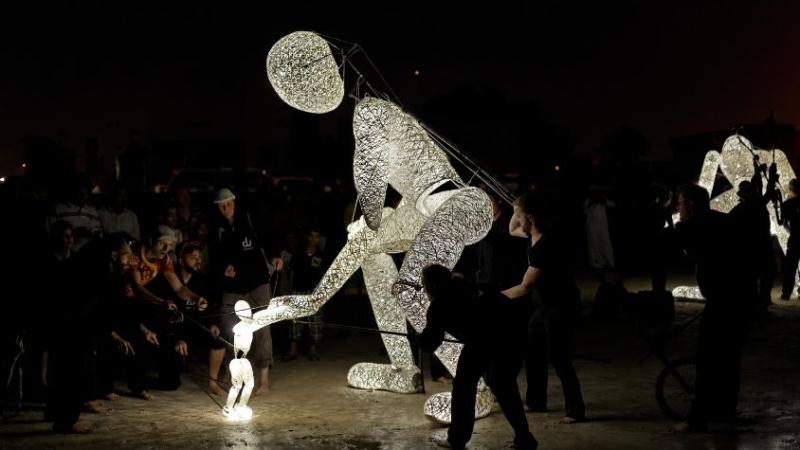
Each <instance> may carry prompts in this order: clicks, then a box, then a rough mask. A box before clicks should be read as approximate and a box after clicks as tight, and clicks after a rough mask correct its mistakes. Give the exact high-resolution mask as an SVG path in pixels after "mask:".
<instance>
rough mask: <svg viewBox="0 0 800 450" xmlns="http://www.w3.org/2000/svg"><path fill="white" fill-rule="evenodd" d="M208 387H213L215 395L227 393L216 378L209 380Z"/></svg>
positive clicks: (212, 390)
mask: <svg viewBox="0 0 800 450" xmlns="http://www.w3.org/2000/svg"><path fill="white" fill-rule="evenodd" d="M208 388H209V389H211V393H212V394H214V395H223V396H224V395H227V392H225V389H222V388H221V387H220V385H219V384H217V382H216V381H214V380H208Z"/></svg>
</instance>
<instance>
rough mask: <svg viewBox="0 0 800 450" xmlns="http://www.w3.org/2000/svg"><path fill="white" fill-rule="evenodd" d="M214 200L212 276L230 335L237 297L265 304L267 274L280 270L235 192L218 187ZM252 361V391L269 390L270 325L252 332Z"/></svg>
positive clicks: (226, 332)
mask: <svg viewBox="0 0 800 450" xmlns="http://www.w3.org/2000/svg"><path fill="white" fill-rule="evenodd" d="M214 203H215V204H216V205H217V208H218V211H219V221H218V225H217V227H216V231H215V233H214V236H213V237H214V239H215V244H214V246H213V248H212V249H213V252H212V255H211V258H212V263H213V264H214V265H215V269H213V273H214V276H215V277H216V278H217V280H218V283H219V286H221V288H222V309H221V312H222V313H223V314H225V315H223V316H222V327H223V329H222V332H223V333H225V334H226V336H228V337H229V339H228V340H229V341H230V338H231V336H230V333H231V332H232V330H233V326H234V325H235V324H236V322H237V321H238V319H237V318H236V315H234V314H230V313H232V312H233V310H234V305H235V304H236V302H237V301H238V300H243V299H244V300H247V302H248V303H250V305H251V307H253V308H264V307H266V306H268V305H269V300H270V298H271V291H270V284H269V281H270V276H271V274H272V273H273V271H275V270H280V268H281V267H282V262H281V260H280V258H278V257H277V256H273V257H272V258H271V260H269V259H268V257H267V253H266V250H265V248H264V243H263V242H262V241H261V240H260V239H259V236H258V235H257V234H256V228H255V227H254V226H253V223H252V220H251V218H250V215H249V214H248V213H247V212H245V211H242V209H240V208H237V206H236V196H234V195H233V192H231V190H230V189H227V188H223V189H220V190H219V191H217V193H216V196H215V198H214ZM250 357H251V359H252V365H253V367H255V368H256V369H258V375H257V379H258V388H256V390H255V395H258V394H264V393H267V392H268V391H269V369H270V367H271V366H272V363H273V358H272V336H271V334H270V329H269V327H264V328H262V329H260V330H258V331H257V332H255V333H254V335H253V349H252V350H251V352H250Z"/></svg>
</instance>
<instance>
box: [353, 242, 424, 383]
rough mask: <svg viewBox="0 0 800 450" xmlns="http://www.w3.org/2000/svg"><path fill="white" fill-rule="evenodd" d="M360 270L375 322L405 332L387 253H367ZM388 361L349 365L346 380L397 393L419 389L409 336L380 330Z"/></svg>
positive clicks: (402, 313)
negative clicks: (371, 254) (394, 293)
mask: <svg viewBox="0 0 800 450" xmlns="http://www.w3.org/2000/svg"><path fill="white" fill-rule="evenodd" d="M361 270H362V271H363V272H364V282H365V283H366V285H367V292H368V294H369V299H370V302H371V303H372V312H373V313H374V314H375V322H376V323H377V325H378V328H379V329H381V330H383V331H391V332H395V333H406V332H407V329H406V316H405V313H404V312H403V310H402V308H400V304H399V303H398V302H397V299H396V298H395V297H394V296H393V295H392V285H394V283H395V282H396V281H397V267H396V266H395V264H394V261H392V257H391V256H389V255H387V254H378V255H373V256H370V257H369V258H368V259H367V260H366V261H364V264H363V266H362V267H361ZM381 338H382V339H383V345H384V346H385V347H386V352H387V353H388V354H389V360H390V361H391V364H376V363H359V364H356V365H355V366H353V367H352V368H350V371H349V372H348V374H347V382H348V383H349V384H350V386H353V387H356V388H360V389H381V390H386V391H392V392H399V393H404V394H405V393H414V392H419V390H420V388H421V385H422V384H421V380H420V371H419V369H418V368H417V366H416V365H415V364H414V356H413V354H412V352H411V346H410V345H409V341H408V338H407V337H405V336H397V335H391V334H381Z"/></svg>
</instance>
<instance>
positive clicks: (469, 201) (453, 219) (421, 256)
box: [394, 188, 492, 423]
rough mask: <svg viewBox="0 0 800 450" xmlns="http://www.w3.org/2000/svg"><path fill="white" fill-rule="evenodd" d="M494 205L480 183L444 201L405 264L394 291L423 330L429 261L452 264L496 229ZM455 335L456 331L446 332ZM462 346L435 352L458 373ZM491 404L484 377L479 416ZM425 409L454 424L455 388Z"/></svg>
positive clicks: (448, 345)
mask: <svg viewBox="0 0 800 450" xmlns="http://www.w3.org/2000/svg"><path fill="white" fill-rule="evenodd" d="M491 224H492V205H491V201H490V200H489V198H488V196H487V195H486V194H485V193H484V192H483V191H481V190H480V189H476V188H466V189H462V190H460V191H459V192H458V193H457V194H455V195H453V196H452V197H451V198H449V199H448V200H447V201H445V202H444V203H443V204H442V205H441V206H440V207H439V208H438V209H437V210H436V212H435V213H434V214H433V215H432V216H431V217H430V219H429V220H428V221H427V222H426V223H425V225H424V226H423V227H422V229H421V230H420V232H419V234H418V235H417V238H416V240H415V241H414V244H413V245H412V246H411V248H410V249H409V251H408V253H407V254H406V257H405V259H404V260H403V266H402V267H401V269H400V274H399V280H398V283H397V284H396V285H395V287H394V292H395V294H396V295H397V296H398V299H399V300H400V304H401V306H402V307H403V309H404V310H405V311H406V314H407V317H408V320H409V322H411V325H412V326H413V327H414V328H415V329H416V330H417V331H419V332H421V331H422V330H423V329H424V328H425V313H426V312H427V309H428V299H427V297H426V296H425V293H424V292H423V291H421V290H417V289H416V288H415V286H419V285H420V284H421V277H422V270H423V269H424V268H425V267H426V266H428V265H430V264H441V265H443V266H445V267H448V268H451V269H452V268H453V267H454V266H455V265H456V262H457V261H458V259H459V257H460V256H461V252H462V251H463V250H464V246H465V245H469V244H473V243H475V242H477V241H479V240H480V239H482V238H483V237H484V236H485V235H486V233H487V232H488V231H489V229H490V228H491ZM447 338H448V339H452V337H451V336H449V335H448V336H447ZM460 354H461V345H460V344H456V343H452V342H444V343H442V345H441V346H439V348H438V349H437V350H436V356H437V357H438V358H439V359H440V360H441V361H442V363H443V364H444V366H445V367H447V370H449V371H450V373H452V374H454V375H456V366H457V364H458V357H459V355H460ZM491 409H492V395H491V393H490V392H489V390H488V389H487V388H486V387H485V385H484V384H483V382H482V383H481V388H480V389H479V390H478V398H477V401H476V405H475V416H476V417H479V418H480V417H485V416H487V415H489V413H490V412H491ZM425 414H426V415H427V416H428V417H429V418H431V419H433V420H435V421H437V422H440V423H450V393H449V392H444V393H440V394H436V395H434V396H432V397H431V398H429V399H428V401H427V402H426V403H425Z"/></svg>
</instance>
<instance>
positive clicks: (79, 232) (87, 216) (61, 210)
mask: <svg viewBox="0 0 800 450" xmlns="http://www.w3.org/2000/svg"><path fill="white" fill-rule="evenodd" d="M90 190H91V183H90V182H89V179H88V178H86V177H84V176H79V177H76V178H75V179H74V180H73V184H72V187H71V189H70V193H69V199H68V200H67V201H65V202H62V203H59V204H57V205H56V206H55V207H54V208H53V212H52V213H51V214H50V216H49V217H48V218H47V221H46V224H45V226H46V228H47V230H48V232H49V231H50V230H51V227H52V225H53V224H54V223H56V222H58V221H60V220H63V221H65V222H68V223H69V224H70V225H72V229H73V232H74V239H75V243H74V244H73V246H72V250H73V251H76V252H77V251H79V250H80V249H81V247H83V246H84V245H86V244H88V243H89V242H90V241H92V240H94V239H96V238H99V237H101V236H102V233H103V226H102V224H101V223H100V215H99V214H98V213H97V210H96V209H95V207H94V206H92V205H90V204H89V203H88V201H89V193H90Z"/></svg>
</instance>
